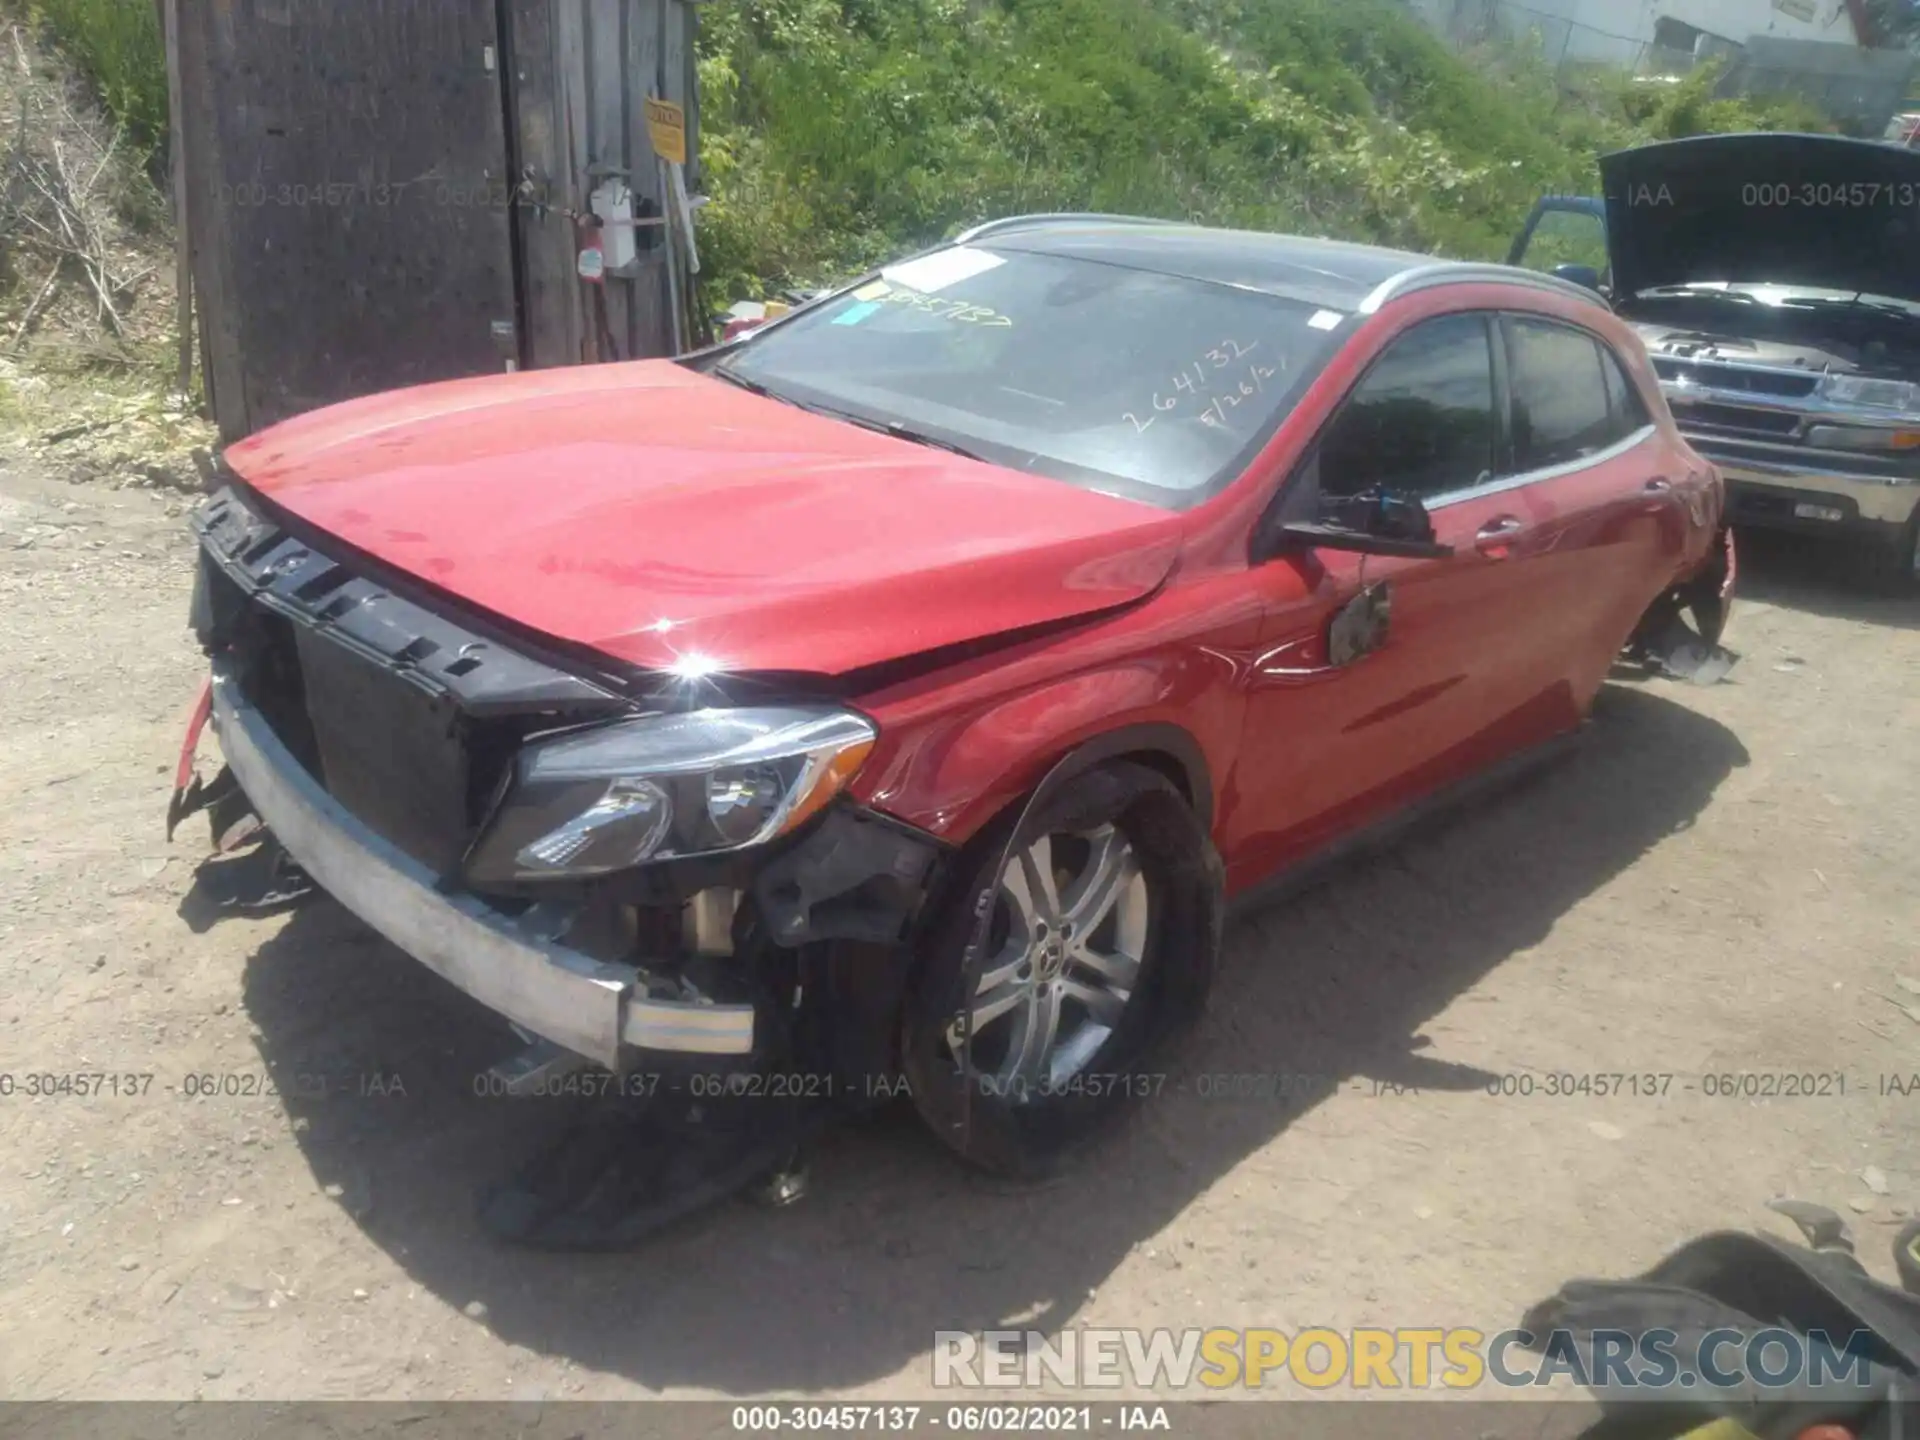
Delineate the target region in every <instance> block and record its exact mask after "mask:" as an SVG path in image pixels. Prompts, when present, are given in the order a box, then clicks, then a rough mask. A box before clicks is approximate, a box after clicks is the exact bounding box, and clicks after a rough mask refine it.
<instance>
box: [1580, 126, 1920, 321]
mask: <svg viewBox="0 0 1920 1440" xmlns="http://www.w3.org/2000/svg"><path fill="white" fill-rule="evenodd" d="M1600 175H1601V179H1602V180H1603V181H1604V182H1605V186H1606V196H1607V242H1608V249H1609V251H1610V252H1611V258H1612V264H1613V289H1614V294H1615V295H1616V296H1617V297H1619V298H1620V299H1622V300H1625V299H1629V298H1631V297H1632V296H1633V295H1634V294H1635V293H1636V292H1639V291H1642V290H1647V289H1651V288H1653V287H1655V286H1660V285H1680V284H1685V283H1686V282H1688V281H1699V280H1732V281H1748V282H1770V283H1772V284H1776V285H1804V286H1809V287H1814V288H1819V289H1827V290H1851V291H1862V292H1868V293H1872V294H1876V295H1886V296H1891V297H1893V298H1896V299H1901V300H1920V151H1915V150H1903V149H1900V148H1898V147H1897V146H1893V145H1887V144H1882V143H1879V142H1876V141H1871V140H1848V139H1843V138H1841V137H1838V136H1832V135H1776V134H1747V135H1707V136H1701V137H1699V138H1697V139H1692V140H1675V141H1672V142H1670V143H1668V144H1663V145H1646V146H1642V147H1641V148H1639V149H1636V150H1622V151H1619V152H1617V153H1615V154H1612V155H1606V156H1603V157H1601V160H1600Z"/></svg>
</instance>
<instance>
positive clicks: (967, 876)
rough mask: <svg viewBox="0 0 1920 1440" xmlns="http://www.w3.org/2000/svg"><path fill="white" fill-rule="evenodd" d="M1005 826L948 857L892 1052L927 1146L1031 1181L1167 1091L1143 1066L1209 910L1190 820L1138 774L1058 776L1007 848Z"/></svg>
mask: <svg viewBox="0 0 1920 1440" xmlns="http://www.w3.org/2000/svg"><path fill="white" fill-rule="evenodd" d="M1013 824H1014V821H1012V820H1008V821H1005V822H1003V823H1002V824H1001V825H997V826H995V827H993V828H992V829H991V830H990V831H989V832H988V834H987V835H985V836H984V837H983V838H982V840H981V841H980V842H978V843H977V844H976V845H975V846H974V847H973V848H972V851H971V853H970V854H969V856H968V857H967V859H966V860H964V861H963V869H962V871H961V874H962V877H963V878H962V879H961V881H960V883H959V884H958V885H957V886H956V887H955V890H954V893H953V894H952V896H951V898H950V900H949V902H948V903H947V904H946V905H945V907H944V908H943V912H942V915H941V917H940V918H939V919H938V920H937V921H936V922H935V923H934V925H933V927H932V930H931V932H930V935H929V939H928V945H927V947H926V952H925V961H924V966H923V968H922V970H921V972H920V974H919V976H918V979H917V983H916V985H915V987H914V992H913V995H912V996H911V998H910V1000H909V1002H908V1007H907V1017H906V1033H905V1035H904V1036H903V1043H902V1053H903V1060H904V1064H905V1068H906V1072H907V1079H908V1082H909V1085H910V1087H911V1089H912V1093H913V1097H914V1103H915V1105H916V1107H917V1108H918V1109H919V1111H920V1114H921V1116H922V1118H924V1119H925V1120H926V1121H927V1123H928V1124H929V1125H930V1126H931V1127H932V1128H933V1130H934V1133H935V1134H937V1135H938V1136H939V1137H940V1138H941V1139H942V1140H943V1141H945V1142H946V1143H947V1144H948V1145H951V1146H952V1147H953V1148H954V1149H955V1150H957V1151H959V1153H960V1154H961V1155H963V1156H964V1157H965V1158H967V1159H968V1160H970V1161H972V1162H974V1163H975V1164H978V1165H981V1166H983V1167H984V1168H987V1169H989V1170H994V1171H997V1172H1000V1173H1004V1174H1031V1173H1035V1172H1037V1171H1040V1170H1043V1169H1045V1168H1047V1167H1048V1166H1049V1165H1051V1164H1052V1163H1053V1162H1054V1161H1055V1160H1057V1159H1058V1158H1059V1157H1060V1155H1061V1154H1062V1153H1064V1152H1065V1151H1066V1150H1067V1149H1069V1148H1070V1147H1071V1146H1072V1145H1073V1144H1074V1143H1075V1142H1076V1141H1078V1140H1080V1139H1082V1138H1084V1137H1085V1136H1086V1135H1087V1134H1088V1133H1090V1132H1091V1131H1092V1130H1094V1129H1095V1128H1096V1127H1097V1126H1098V1125H1099V1123H1100V1122H1101V1121H1102V1120H1104V1119H1105V1118H1107V1117H1108V1116H1109V1115H1111V1114H1112V1113H1113V1112H1114V1111H1116V1110H1117V1109H1118V1108H1120V1107H1121V1106H1122V1105H1123V1104H1124V1102H1126V1101H1127V1100H1129V1099H1133V1098H1140V1097H1143V1096H1150V1095H1151V1094H1152V1093H1153V1092H1154V1090H1155V1088H1156V1086H1158V1087H1162V1088H1163V1087H1164V1084H1165V1081H1164V1079H1163V1078H1161V1077H1157V1076H1154V1075H1152V1074H1150V1073H1148V1072H1147V1071H1146V1069H1145V1068H1144V1067H1145V1064H1146V1062H1147V1061H1148V1060H1149V1059H1150V1058H1151V1056H1152V1054H1153V1052H1154V1051H1155V1050H1156V1049H1157V1047H1158V1046H1159V1044H1160V1043H1161V1042H1162V1041H1164V1040H1165V1039H1166V1038H1167V1037H1168V1035H1170V1034H1171V1033H1172V1032H1173V1031H1174V1030H1175V1029H1177V1028H1179V1026H1180V1025H1181V1024H1183V1023H1184V1022H1186V1021H1187V1020H1190V1019H1191V1018H1192V1017H1193V1016H1194V1015H1195V1014H1196V1013H1197V1012H1198V1010H1199V1007H1200V1005H1201V1003H1202V1001H1203V1000H1204V997H1205V994H1206V991H1207V988H1208V986H1209V984H1210V983H1211V980H1212V976H1213V969H1214V963H1215V958H1216V956H1217V954H1218V951H1219V946H1220V932H1221V925H1222V918H1221V917H1222V911H1223V902H1222V887H1221V877H1220V867H1219V862H1218V860H1217V858H1216V857H1215V855H1214V851H1213V847H1212V844H1211V842H1210V841H1209V839H1208V838H1207V834H1206V832H1205V830H1204V828H1203V827H1202V826H1201V824H1200V822H1199V819H1198V818H1197V817H1196V816H1195V815H1194V813H1193V810H1192V807H1190V806H1189V805H1188V804H1187V802H1186V800H1185V798H1184V797H1183V796H1182V795H1181V794H1180V792H1179V791H1178V790H1176V789H1175V788H1174V786H1173V785H1172V784H1171V783H1169V782H1168V781H1167V780H1166V779H1165V777H1163V776H1161V775H1160V774H1158V773H1157V772H1155V771H1153V770H1150V769H1147V768H1146V767H1144V766H1140V765H1135V764H1130V763H1124V762H1116V763H1113V764H1110V765H1106V766H1103V767H1101V768H1099V769H1095V770H1090V771H1087V772H1085V773H1083V774H1081V775H1079V776H1077V777H1075V778H1074V779H1072V780H1069V781H1068V782H1066V784H1065V785H1064V787H1063V788H1062V789H1061V790H1060V791H1059V793H1058V794H1057V795H1054V796H1053V797H1051V798H1045V797H1043V798H1042V799H1041V802H1040V803H1039V804H1038V805H1037V806H1034V807H1032V811H1031V813H1030V814H1028V815H1027V816H1026V817H1025V818H1024V821H1023V822H1022V823H1020V828H1019V831H1018V833H1017V834H1012V837H1011V838H1012V843H1011V845H1009V843H1008V841H1009V836H1010V833H1011V829H1012V825H1013ZM1003 859H1004V860H1005V862H1006V863H1005V864H1004V866H1003V865H1002V861H1003ZM980 927H984V928H980ZM976 940H977V941H978V942H979V943H977V944H976V943H974V942H976ZM970 951H971V953H972V958H971V963H969V952H970Z"/></svg>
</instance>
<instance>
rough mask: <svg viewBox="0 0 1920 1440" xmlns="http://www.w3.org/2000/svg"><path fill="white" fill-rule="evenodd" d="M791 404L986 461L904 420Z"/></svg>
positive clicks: (952, 442)
mask: <svg viewBox="0 0 1920 1440" xmlns="http://www.w3.org/2000/svg"><path fill="white" fill-rule="evenodd" d="M791 403H792V404H795V405H799V406H800V408H801V409H803V410H811V411H812V412H813V413H814V414H816V415H826V416H829V417H831V418H832V419H835V420H844V421H846V422H847V424H849V425H858V426H859V427H860V428H861V429H862V430H872V431H874V432H875V433H877V434H880V435H891V436H893V438H894V439H896V440H907V441H911V442H912V443H913V444H915V445H925V446H928V447H929V448H930V449H934V450H945V451H946V452H947V453H948V454H949V455H959V456H961V457H963V458H964V459H967V460H982V461H984V460H985V459H986V457H985V456H984V455H979V454H976V453H975V452H973V451H972V450H969V449H967V447H966V446H964V445H961V444H959V443H957V442H956V441H953V440H945V439H942V438H941V437H940V436H938V435H929V434H928V433H927V432H926V431H924V430H916V429H914V427H913V426H911V425H909V424H907V422H906V421H904V420H875V419H872V418H870V417H868V416H866V415H855V414H854V413H853V412H852V411H850V410H835V409H833V408H832V407H831V406H827V405H805V404H802V403H801V402H800V401H798V400H795V401H792V402H791Z"/></svg>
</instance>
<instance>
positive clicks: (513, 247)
mask: <svg viewBox="0 0 1920 1440" xmlns="http://www.w3.org/2000/svg"><path fill="white" fill-rule="evenodd" d="M168 8H170V9H171V8H174V7H172V6H169V7H168ZM177 14H178V16H179V22H178V26H177V29H176V30H175V32H174V34H173V35H172V36H171V37H170V38H171V39H172V41H173V42H174V45H175V47H176V49H177V60H178V71H179V79H178V83H177V91H178V93H177V95H176V103H177V104H178V106H179V116H180V120H179V124H180V132H181V133H180V137H179V138H180V151H181V163H182V164H183V166H184V168H185V185H184V189H185V196H186V199H185V208H186V214H185V216H184V220H185V228H186V234H187V236H188V241H189V248H190V255H191V266H192V271H193V285H194V290H195V292H196V297H195V298H196V307H197V310H198V314H199V317H200V325H201V336H202V359H203V365H204V369H205V373H206V375H207V378H208V382H209V387H210V389H211V392H212V396H213V403H214V410H215V415H216V418H217V419H218V421H219V425H220V429H221V432H222V434H223V437H224V438H226V439H228V440H233V439H237V438H239V437H240V436H242V435H245V434H248V433H251V432H252V431H253V430H256V429H258V428H260V427H261V426H263V425H267V424H270V423H272V422H274V421H276V420H279V419H282V418H285V417H286V416H288V415H291V414H296V413H299V412H300V411H302V410H306V409H311V408H314V407H315V406H318V405H323V404H327V403H331V402H333V401H337V400H342V399H347V398H350V397H351V396H354V395H360V394H366V393H370V392H372V391H375V390H381V389H388V388H392V387H394V386H398V385H405V384H414V383H420V382H422V381H427V380H435V379H444V378H452V377H454V376H458V375H471V374H483V373H486V372H489V371H498V370H500V369H502V368H504V367H505V366H507V365H508V364H509V363H512V364H516V365H526V366H544V365H561V364H579V363H583V362H590V361H596V360H610V359H629V358H635V357H640V356H647V355H663V354H669V353H671V352H672V349H673V325H672V309H671V306H670V302H669V296H670V295H671V294H672V293H673V292H672V286H671V285H670V282H669V276H668V269H667V259H666V256H667V245H666V243H665V240H664V232H663V231H662V230H661V229H659V228H654V229H651V230H640V231H638V232H636V233H637V235H638V237H639V238H640V244H641V246H642V249H641V253H640V256H639V260H638V263H636V265H635V266H633V267H632V272H631V273H630V274H627V275H623V276H609V277H608V278H607V279H606V281H605V282H604V286H596V285H592V284H589V283H587V282H583V281H582V280H581V279H580V278H579V277H578V274H577V272H576V262H577V257H578V252H579V244H580V233H579V229H578V227H577V226H576V224H575V222H574V220H572V219H571V218H569V216H568V212H574V213H576V214H578V213H584V212H585V211H586V210H587V208H588V204H589V201H588V197H589V195H590V193H591V192H592V190H593V189H594V187H595V185H596V184H597V183H599V179H600V177H601V176H602V175H603V174H605V173H608V172H609V171H611V170H615V169H617V170H621V171H625V172H627V177H626V178H627V180H628V183H629V184H630V185H631V187H632V189H633V191H634V193H635V195H636V198H637V201H638V203H639V204H640V205H641V207H642V208H643V209H644V208H646V207H649V206H650V207H652V208H653V210H654V211H655V213H657V212H658V209H659V207H660V205H661V204H662V201H663V198H664V190H665V187H664V185H663V179H662V174H661V171H660V168H659V166H658V163H657V162H656V160H655V158H654V155H653V152H652V148H651V144H650V141H649V138H648V133H647V129H646V124H645V116H644V101H645V100H646V98H647V97H648V96H649V95H654V96H658V97H660V98H663V99H670V100H674V101H677V102H679V103H680V104H682V105H684V106H685V107H686V109H687V112H688V129H689V138H690V140H691V139H692V136H693V135H694V134H695V133H697V131H696V125H697V121H696V118H695V117H696V115H697V97H696V86H695V82H694V57H693V43H692V37H693V25H694V21H693V14H692V11H691V9H690V7H689V4H688V0H352V3H350V4H349V3H342V0H179V3H178V5H177ZM690 158H693V159H696V160H697V156H694V157H690ZM689 178H690V179H691V178H692V177H691V176H690V177H689ZM602 297H604V324H603V323H602V321H603V314H602Z"/></svg>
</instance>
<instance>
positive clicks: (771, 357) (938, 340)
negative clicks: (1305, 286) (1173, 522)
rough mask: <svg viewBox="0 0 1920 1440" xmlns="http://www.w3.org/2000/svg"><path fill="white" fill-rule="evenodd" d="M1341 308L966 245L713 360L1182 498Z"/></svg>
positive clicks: (1238, 463)
mask: <svg viewBox="0 0 1920 1440" xmlns="http://www.w3.org/2000/svg"><path fill="white" fill-rule="evenodd" d="M1344 318H1345V317H1344V316H1343V315H1341V314H1339V313H1337V312H1334V311H1329V310H1322V309H1319V308H1318V307H1316V306H1313V305H1309V304H1304V303H1300V302H1296V301H1291V300H1282V299H1277V298H1275V297H1273V296H1270V295H1264V294H1259V293H1255V292H1252V291H1246V290H1240V289H1236V288H1232V287H1229V286H1224V285H1215V284H1209V283H1207V282H1204V281H1196V280H1185V279H1180V278H1177V277H1174V276H1169V275H1162V274H1157V273H1152V272H1149V271H1144V270H1135V269H1130V268H1126V267H1123V266H1116V265H1110V264H1105V263H1100V262H1095V261H1090V260H1080V259H1069V258H1065V257H1062V256H1057V255H1038V254H1032V253H1029V252H1026V251H1020V250H1013V249H1006V250H995V249H983V248H978V247H968V246H956V247H954V248H951V249H947V250H941V251H937V252H935V253H934V254H932V255H927V256H923V257H921V258H920V259H917V260H911V261H908V262H906V263H904V264H902V265H897V266H893V267H891V268H889V269H887V270H884V271H882V272H881V273H880V274H879V275H878V276H876V277H874V278H873V279H872V280H870V281H868V282H867V283H865V284H863V285H860V286H858V287H856V288H855V289H853V290H852V291H850V292H848V293H846V294H844V295H841V296H840V297H839V298H838V299H835V300H832V301H829V302H827V303H825V304H823V305H821V306H819V307H818V308H817V309H813V310H810V311H808V312H806V313H804V314H802V315H799V316H796V317H795V318H794V319H792V320H791V321H789V322H787V323H786V324H784V325H781V326H780V327H779V328H777V329H774V330H770V331H768V332H767V333H765V334H764V335H761V336H758V337H756V338H754V339H753V340H751V341H749V342H747V343H746V344H745V345H744V346H742V347H741V349H739V350H738V351H736V352H734V353H733V354H732V355H730V356H728V357H727V358H726V359H725V360H724V361H722V362H721V363H720V364H719V365H718V366H717V367H716V373H718V374H719V375H721V376H722V377H723V378H728V379H732V380H734V381H735V382H736V383H744V384H748V385H752V386H754V387H756V388H763V389H764V390H765V391H766V392H767V393H768V394H771V395H773V396H775V397H777V398H780V399H785V400H789V401H791V402H793V403H795V404H800V405H806V406H809V407H811V408H815V409H820V410H825V411H828V412H830V413H835V414H839V415H842V416H844V417H846V418H848V419H851V420H855V421H858V422H861V423H866V424H872V425H877V426H883V427H887V428H890V429H892V430H893V432H894V433H896V434H902V435H905V436H906V437H907V438H910V439H921V440H924V441H927V442H929V443H933V444H941V445H946V446H949V447H953V448H958V449H962V450H964V451H966V452H968V453H971V454H974V455H977V456H979V457H980V458H982V459H986V460H991V461H993V462H994V463H996V464H1000V465H1007V466H1011V467H1013V468H1016V469H1021V470H1027V471H1031V472H1032V473H1034V474H1037V475H1047V476H1051V477H1053V478H1056V479H1060V480H1065V481H1069V482H1071V483H1074V484H1078V485H1082V486H1085V487H1086V488H1089V489H1094V490H1102V491H1106V492H1108V493H1111V494H1118V495H1124V496H1129V497H1132V498H1136V499H1141V500H1147V501H1150V502H1152V503H1156V504H1161V505H1165V506H1168V507H1170V508H1171V507H1178V506H1182V505H1186V504H1191V503H1192V502H1194V501H1195V500H1198V499H1200V498H1203V497H1204V496H1205V495H1207V494H1209V493H1211V492H1212V491H1214V490H1216V489H1218V488H1219V487H1220V486H1222V485H1224V484H1225V483H1227V481H1229V480H1231V479H1232V478H1233V477H1234V476H1235V475H1237V474H1239V473H1240V471H1241V469H1243V468H1244V466H1245V464H1246V462H1247V461H1248V460H1249V459H1251V458H1252V455H1253V453H1254V452H1255V451H1256V450H1257V449H1258V447H1259V446H1260V445H1261V444H1263V443H1264V442H1265V441H1266V439H1267V438H1268V437H1269V436H1271V435H1272V433H1273V431H1274V430H1275V428H1276V427H1277V426H1278V424H1279V422H1280V420H1281V419H1282V418H1283V417H1284V416H1285V414H1286V412H1287V411H1288V410H1289V409H1290V408H1291V406H1292V405H1293V403H1294V400H1295V398H1296V397H1297V396H1298V395H1299V393H1300V392H1301V390H1303V389H1304V388H1305V386H1306V384H1307V382H1308V381H1310V380H1311V379H1312V377H1313V376H1314V375H1315V374H1317V373H1318V372H1319V370H1320V368H1321V366H1322V365H1323V364H1324V363H1325V362H1326V359H1327V357H1328V355H1330V354H1331V353H1332V351H1333V349H1335V348H1336V346H1337V342H1336V341H1335V340H1334V337H1333V332H1334V331H1335V330H1336V329H1337V328H1338V327H1339V325H1340V322H1341V321H1342V320H1343V319H1344Z"/></svg>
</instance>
